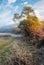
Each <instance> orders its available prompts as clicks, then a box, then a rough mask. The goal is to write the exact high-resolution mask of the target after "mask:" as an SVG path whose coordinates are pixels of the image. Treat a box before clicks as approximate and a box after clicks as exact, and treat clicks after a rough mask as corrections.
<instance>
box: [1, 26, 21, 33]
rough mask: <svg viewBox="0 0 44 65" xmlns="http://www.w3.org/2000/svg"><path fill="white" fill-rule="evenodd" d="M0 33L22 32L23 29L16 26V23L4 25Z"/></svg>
mask: <svg viewBox="0 0 44 65" xmlns="http://www.w3.org/2000/svg"><path fill="white" fill-rule="evenodd" d="M0 33H13V34H20V33H21V31H20V29H19V28H16V27H15V25H8V26H3V27H1V28H0Z"/></svg>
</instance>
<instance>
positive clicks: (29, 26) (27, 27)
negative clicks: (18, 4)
mask: <svg viewBox="0 0 44 65" xmlns="http://www.w3.org/2000/svg"><path fill="white" fill-rule="evenodd" d="M22 17H26V18H25V19H24V20H22V19H21V18H22ZM14 19H17V20H19V19H21V21H20V24H19V28H20V29H21V31H22V33H23V35H24V37H25V38H26V40H29V41H30V40H33V39H34V38H35V39H36V40H37V41H39V35H38V34H39V33H40V32H39V31H40V29H41V26H40V23H39V20H38V18H37V16H36V14H35V12H34V10H33V9H32V8H31V7H29V6H26V7H24V8H23V10H22V12H21V14H20V15H19V14H15V15H14Z"/></svg>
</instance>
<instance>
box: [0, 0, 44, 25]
mask: <svg viewBox="0 0 44 65" xmlns="http://www.w3.org/2000/svg"><path fill="white" fill-rule="evenodd" d="M27 5H29V6H31V7H32V8H33V9H34V11H35V13H36V15H37V16H38V17H39V19H44V0H0V26H5V25H11V24H15V25H17V24H18V22H14V21H13V20H12V19H13V16H14V14H15V13H20V12H21V11H22V8H23V7H24V6H27Z"/></svg>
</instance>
